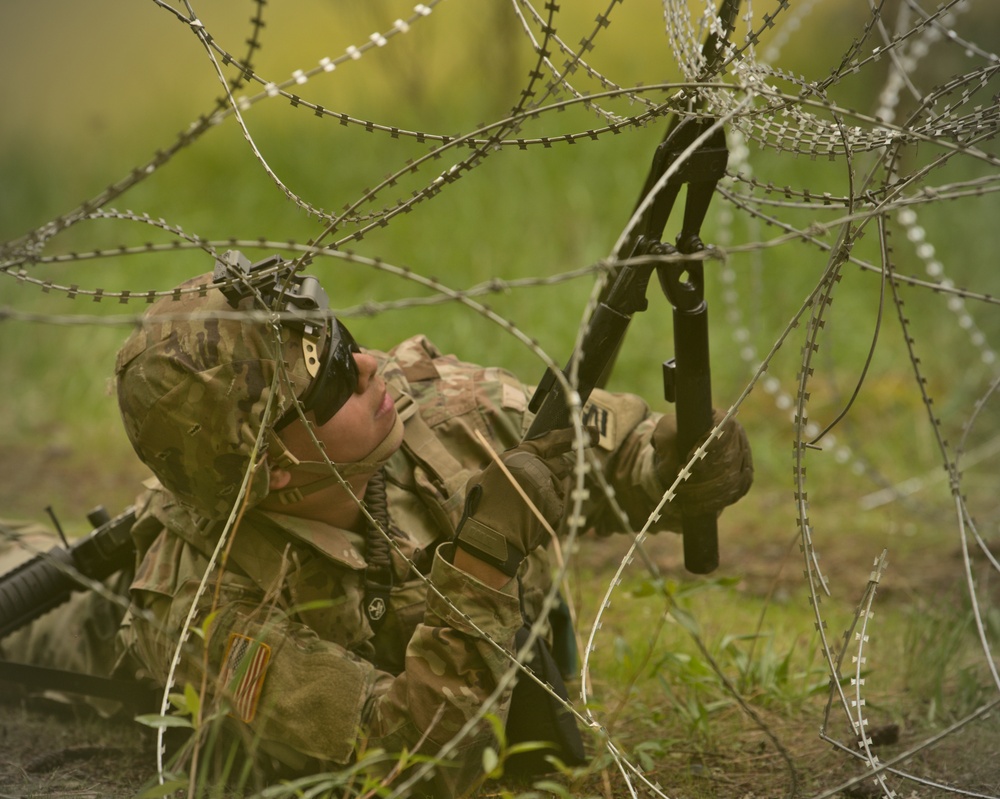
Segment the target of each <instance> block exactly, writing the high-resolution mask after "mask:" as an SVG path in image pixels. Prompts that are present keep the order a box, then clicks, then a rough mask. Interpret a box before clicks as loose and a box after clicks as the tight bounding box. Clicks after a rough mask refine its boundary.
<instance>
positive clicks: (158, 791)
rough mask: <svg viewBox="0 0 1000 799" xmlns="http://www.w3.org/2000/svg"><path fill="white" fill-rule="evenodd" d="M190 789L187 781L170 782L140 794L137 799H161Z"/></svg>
mask: <svg viewBox="0 0 1000 799" xmlns="http://www.w3.org/2000/svg"><path fill="white" fill-rule="evenodd" d="M187 787H188V783H187V780H168V781H167V782H165V783H163V785H154V786H153V787H151V788H147V789H146V790H145V791H143V792H142V793H140V794H138V795H137V796H136V797H135V799H159V797H162V796H169V795H170V794H172V793H173V792H174V791H179V790H183V789H185V788H187Z"/></svg>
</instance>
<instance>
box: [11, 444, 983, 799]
mask: <svg viewBox="0 0 1000 799" xmlns="http://www.w3.org/2000/svg"><path fill="white" fill-rule="evenodd" d="M55 460H56V461H57V462H58V461H59V458H58V457H56V459H55ZM13 462H16V459H15V460H14V461H12V460H11V459H7V458H0V482H3V481H7V485H8V486H12V485H23V486H27V485H31V484H34V485H36V486H37V485H38V482H37V481H38V480H41V479H43V476H44V479H45V480H46V481H48V482H51V481H55V483H57V484H63V485H65V492H64V493H60V494H59V496H60V497H61V498H62V500H63V504H65V505H66V506H69V507H88V506H89V504H96V503H92V502H91V500H92V499H93V498H94V497H95V496H97V495H99V494H103V495H104V496H102V497H101V499H104V498H105V497H108V500H107V501H108V502H110V503H115V502H119V501H126V502H127V501H128V498H129V497H130V496H131V492H132V490H133V489H132V486H134V485H135V481H136V479H137V475H136V473H135V472H134V471H132V470H130V469H127V470H126V471H124V472H123V473H121V474H117V475H115V474H112V475H111V476H108V475H107V472H105V476H104V477H103V478H102V480H103V482H102V484H101V485H100V486H93V485H90V486H88V485H87V483H86V480H84V479H82V478H81V476H80V475H81V473H80V471H79V470H78V469H75V468H70V467H69V466H68V465H67V466H66V468H65V469H64V470H60V469H59V468H58V467H57V468H55V470H54V468H53V463H52V461H51V459H50V460H49V462H48V463H46V462H44V459H39V460H38V462H37V463H35V464H28V466H29V467H32V468H25V463H24V461H23V460H22V461H21V462H20V464H19V466H20V468H18V469H17V470H13V469H12V467H11V463H13ZM60 471H63V473H61V474H60V473H58V472H60ZM5 473H7V474H5ZM139 476H140V477H141V475H139ZM70 478H73V479H70ZM33 481H35V482H34V483H33ZM10 495H11V494H10V493H9V492H8V496H10ZM109 495H110V496H109ZM122 497H125V500H122V499H121V498H122ZM780 504H781V501H780V498H776V497H769V496H767V495H766V494H764V493H763V492H760V493H759V494H758V495H757V496H756V497H755V499H754V500H753V501H752V502H749V503H747V505H746V507H744V508H743V509H742V510H740V511H739V512H736V513H731V514H730V512H728V511H727V514H729V515H728V516H727V517H724V518H726V524H725V525H724V533H723V540H722V542H721V546H722V555H723V565H722V568H721V570H720V571H723V572H727V573H728V574H738V575H740V577H741V583H740V586H739V590H741V591H745V592H746V594H747V595H748V596H754V597H761V596H769V597H772V598H774V599H775V601H794V602H804V601H805V596H806V595H805V593H804V591H803V577H802V560H801V554H800V553H799V551H798V547H797V544H796V541H795V525H794V520H792V519H789V518H782V512H779V511H777V510H775V507H777V506H778V505H780ZM118 509H119V508H117V507H115V506H114V505H113V504H112V505H109V510H112V512H114V511H116V510H118ZM734 510H735V509H734ZM4 515H8V514H4ZM901 529H902V528H901ZM894 535H897V537H896V538H895V539H893V538H892V537H891V536H890V538H889V542H890V543H891V544H892V545H893V549H894V551H895V553H896V554H895V555H893V554H891V555H890V562H891V563H894V564H895V566H892V565H891V566H890V569H891V570H892V571H891V572H890V573H889V574H890V576H891V578H892V579H886V580H885V583H884V585H883V586H881V587H880V596H881V598H882V601H883V602H902V603H905V602H911V601H913V599H914V597H917V596H919V597H924V598H926V597H937V598H939V599H940V600H941V601H951V600H952V599H954V598H955V597H956V596H959V595H960V593H961V590H962V589H961V585H960V582H961V581H960V579H959V577H960V576H961V573H962V572H961V564H962V558H961V552H960V550H959V548H958V546H957V544H956V545H954V546H952V545H944V546H935V547H933V548H927V547H922V546H919V545H915V544H913V543H912V542H910V544H909V545H904V544H906V543H907V542H905V541H904V533H902V532H898V531H897V533H894ZM834 543H835V544H836V545H830V546H827V547H826V549H825V551H824V555H823V561H822V563H823V568H824V573H825V574H826V576H827V579H828V580H829V582H830V583H831V585H832V586H837V587H839V586H846V587H847V589H848V591H849V592H853V591H854V590H855V588H857V589H858V591H859V592H860V589H861V588H863V587H864V582H865V578H866V576H867V573H868V572H867V569H869V568H870V564H871V560H870V553H872V552H875V553H877V552H878V550H879V549H880V548H881V546H882V545H883V542H881V541H880V540H878V538H877V536H873V535H872V532H871V530H869V529H866V528H865V526H864V525H859V526H858V527H857V528H856V529H851V530H846V531H841V533H840V534H839V537H838V538H836V539H835V542H834ZM626 547H627V542H626V541H625V540H624V539H623V538H620V537H619V538H611V539H606V540H603V541H590V542H588V544H587V547H586V548H585V549H581V551H580V553H579V557H580V558H581V560H582V561H583V563H584V564H585V567H586V568H588V569H589V570H592V571H594V572H595V573H596V574H600V573H602V571H601V570H602V568H603V569H605V570H606V569H607V568H608V564H615V563H617V562H618V560H619V559H620V557H621V555H622V553H623V552H624V549H625V548H626ZM648 552H649V554H650V557H651V558H652V559H653V560H654V562H656V563H657V565H658V566H659V568H660V569H661V570H662V571H663V572H664V573H667V574H675V575H680V574H682V573H683V568H682V563H681V558H680V554H679V546H678V542H677V541H676V539H671V538H670V537H661V538H657V539H654V540H652V541H650V542H649V546H648ZM893 558H895V560H893ZM602 587H603V584H602ZM571 693H572V689H571ZM3 694H4V692H3V691H2V690H0V695H3ZM993 696H995V691H994V692H993ZM6 697H7V701H6V702H3V703H0V799H13V797H17V799H27V798H28V797H33V798H35V797H37V798H38V799H41V798H42V797H45V798H47V799H55V798H56V797H60V798H62V797H65V798H66V799H69V798H70V797H73V798H76V799H97V798H98V797H100V798H101V799H131V797H135V796H137V795H140V794H141V793H143V791H144V790H149V787H150V785H151V782H150V781H151V780H152V779H155V755H154V740H153V736H152V734H151V732H150V731H149V730H147V729H145V728H142V727H140V726H139V725H137V724H135V723H134V722H132V721H130V720H129V719H128V718H124V719H118V720H111V721H108V720H103V719H100V718H98V717H96V716H95V715H91V714H87V713H82V712H81V711H79V710H72V709H67V708H65V707H61V706H59V705H54V704H51V703H46V702H39V701H36V700H31V701H24V700H23V699H20V698H17V697H16V696H12V694H11V692H10V691H7V692H6ZM824 701H825V700H824ZM881 710H882V709H880V708H878V707H873V708H871V716H872V725H873V730H875V731H876V732H877V733H878V735H877V736H876V742H875V747H876V748H875V751H876V753H877V754H878V756H879V757H880V759H881V760H882V761H883V762H885V761H889V762H892V760H893V758H895V757H898V756H899V755H900V754H902V753H905V752H907V751H909V750H910V749H912V748H913V747H915V746H917V745H918V744H921V743H922V742H925V741H927V740H928V738H929V737H931V736H932V735H934V734H935V733H941V732H942V731H944V730H946V727H947V725H946V724H945V723H944V722H939V723H938V724H937V725H936V727H935V726H933V725H931V726H928V725H927V724H926V720H925V719H924V718H923V717H922V716H921V714H920V713H916V712H915V713H914V714H913V716H912V717H904V718H902V719H899V718H890V717H889V716H888V715H886V714H885V713H882V712H881ZM822 711H823V702H817V703H816V704H815V705H811V704H805V705H804V706H803V707H802V708H800V709H799V710H797V711H796V712H795V713H793V714H787V713H780V714H779V713H775V712H771V713H766V712H764V711H762V712H761V713H762V721H763V722H764V723H765V724H766V727H767V729H768V730H769V731H770V732H771V734H772V735H773V736H774V737H775V738H777V740H778V741H779V742H780V747H779V746H776V745H775V744H774V741H773V740H772V739H771V738H770V737H769V736H768V735H767V734H765V733H764V732H762V731H761V730H760V729H759V728H757V727H756V726H755V725H754V724H753V723H752V722H751V721H750V720H749V719H747V718H745V717H743V718H741V717H740V714H739V712H738V711H737V710H734V711H733V712H732V715H731V716H730V717H729V718H722V719H720V723H721V725H722V727H721V728H722V729H725V730H732V731H734V734H732V735H727V736H725V737H721V738H717V739H716V740H715V741H714V742H713V746H712V747H710V748H707V749H706V748H705V747H704V746H694V745H692V746H691V747H690V748H684V747H675V748H673V749H671V750H670V751H669V752H665V753H660V754H659V756H658V757H659V765H658V778H659V779H660V782H661V783H662V784H663V785H664V789H665V790H666V792H667V793H668V795H670V796H672V797H679V798H680V797H689V798H691V799H696V798H698V797H720V798H723V797H725V798H727V799H728V798H731V799H769V798H770V797H779V796H789V795H791V794H792V792H793V791H794V794H795V795H797V796H803V797H824V796H843V797H851V798H858V797H860V798H861V799H867V798H868V797H878V796H882V795H884V794H883V791H882V788H881V787H880V786H878V785H876V784H875V783H874V781H873V780H872V779H871V777H870V775H868V774H867V772H866V767H865V766H864V764H863V763H862V762H861V761H857V760H855V759H852V758H851V757H850V756H849V755H847V754H845V753H843V752H838V751H835V750H834V747H832V746H831V745H830V744H829V743H826V742H824V741H822V740H821V739H820V737H819V735H818V734H817V733H818V730H819V727H820V724H821V722H822ZM834 737H837V738H840V739H842V737H843V736H842V731H838V732H837V733H836V735H834ZM998 742H1000V708H998V709H995V710H994V711H993V713H992V714H984V716H983V717H982V718H980V719H977V720H976V721H974V722H972V723H970V724H968V725H967V726H965V727H963V728H962V729H961V730H959V731H956V732H953V733H950V734H947V735H944V736H943V737H941V738H940V740H937V741H935V742H934V744H933V745H930V746H926V747H924V748H922V749H921V751H919V752H918V753H917V754H916V755H913V756H912V757H909V758H907V759H906V761H905V762H903V763H901V764H899V767H900V768H902V769H904V770H905V771H906V772H908V773H910V774H914V775H916V776H919V777H923V778H926V779H928V780H931V781H933V782H936V783H944V784H950V785H955V786H959V787H960V789H961V791H963V793H961V794H960V795H963V796H976V797H997V796H1000V757H998V752H1000V743H998ZM633 743H634V742H633ZM866 776H867V779H863V780H862V781H860V782H857V783H856V784H853V785H846V783H848V782H849V781H850V780H852V779H853V778H857V777H866ZM887 783H888V784H889V785H890V787H892V788H893V789H894V790H896V791H897V795H898V796H899V797H906V798H908V799H938V797H942V798H943V797H945V796H952V795H956V794H953V793H950V792H948V791H946V790H944V789H943V788H941V787H934V786H932V785H926V784H921V783H917V782H913V781H906V782H903V781H901V780H900V779H899V778H898V777H895V776H892V775H890V776H889V777H888V778H887ZM144 786H145V787H144ZM500 790H501V786H497V785H495V784H490V785H488V786H487V787H486V788H485V789H484V790H483V791H482V793H481V795H483V796H498V795H500ZM572 790H573V793H574V795H584V794H586V795H597V796H604V797H618V796H626V795H627V793H626V790H625V786H624V784H623V782H622V780H621V777H620V775H618V773H617V771H616V769H615V768H614V767H609V768H607V769H603V770H599V771H597V772H596V773H594V774H592V775H591V776H589V777H588V778H587V779H586V781H585V782H583V783H581V784H580V785H578V786H573V789H572ZM151 795H155V789H153V794H151Z"/></svg>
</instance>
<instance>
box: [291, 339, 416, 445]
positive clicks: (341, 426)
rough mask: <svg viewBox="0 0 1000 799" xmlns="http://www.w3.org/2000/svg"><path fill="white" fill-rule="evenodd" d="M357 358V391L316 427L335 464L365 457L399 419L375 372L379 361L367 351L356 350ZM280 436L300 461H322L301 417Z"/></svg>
mask: <svg viewBox="0 0 1000 799" xmlns="http://www.w3.org/2000/svg"><path fill="white" fill-rule="evenodd" d="M354 361H355V363H356V364H357V367H358V381H357V386H356V387H355V389H354V392H353V393H352V394H351V396H350V397H349V398H348V400H347V402H345V403H344V405H343V407H341V409H340V410H339V411H337V412H336V413H335V414H334V415H333V416H332V417H331V418H330V420H329V421H328V422H327V423H326V424H324V425H321V426H316V427H314V431H315V433H316V438H317V439H318V440H319V441H320V442H322V443H323V444H324V445H325V450H326V454H327V457H329V458H330V460H332V461H333V462H334V463H354V462H356V461H360V460H362V459H363V458H364V457H365V456H366V455H368V454H369V453H371V452H372V451H373V450H374V449H375V448H376V447H377V446H378V445H379V444H381V443H382V441H383V440H384V439H385V437H386V436H387V435H389V432H390V431H391V430H392V427H393V425H394V424H395V421H396V407H395V405H394V404H393V401H392V397H391V396H390V395H389V393H388V391H387V390H386V385H385V381H384V380H383V379H382V378H381V377H379V376H378V375H377V374H376V372H377V368H378V362H377V361H376V360H375V358H373V357H372V356H371V355H368V354H367V353H364V352H356V353H354ZM309 415H310V416H311V414H309ZM281 438H282V440H283V441H284V442H285V445H286V446H287V447H288V449H289V450H290V451H291V453H292V454H293V455H295V457H297V458H299V459H300V460H310V461H315V460H322V456H321V455H320V454H319V452H318V451H317V450H316V445H315V444H314V443H313V441H312V439H311V438H310V436H309V432H308V431H307V430H306V428H305V425H303V424H302V421H301V420H296V421H295V422H293V423H292V424H290V425H288V426H287V427H286V428H284V429H283V430H282V431H281Z"/></svg>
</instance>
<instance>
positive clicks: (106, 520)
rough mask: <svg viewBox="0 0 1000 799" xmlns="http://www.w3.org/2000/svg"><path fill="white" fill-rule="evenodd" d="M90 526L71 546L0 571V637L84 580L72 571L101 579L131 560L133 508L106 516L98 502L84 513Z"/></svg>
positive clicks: (50, 606)
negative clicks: (112, 516) (5, 571)
mask: <svg viewBox="0 0 1000 799" xmlns="http://www.w3.org/2000/svg"><path fill="white" fill-rule="evenodd" d="M87 519H88V521H90V523H91V524H92V525H93V526H94V529H93V530H92V531H91V532H90V533H88V534H87V535H86V536H85V537H83V538H81V539H80V540H78V541H76V542H75V543H74V544H73V545H72V546H70V545H68V544H67V545H66V546H64V547H59V546H56V547H53V548H52V549H50V550H49V551H48V552H43V553H40V554H38V555H35V557H33V558H32V559H31V560H29V561H27V562H25V563H22V564H21V565H20V566H18V567H17V568H16V569H14V570H13V571H10V572H8V573H7V574H4V575H2V576H0V639H2V638H4V637H6V636H8V635H10V633H12V632H14V631H15V630H18V629H20V628H21V627H24V626H25V625H26V624H29V623H30V622H32V621H34V620H35V619H37V618H38V617H39V616H42V615H43V614H45V613H48V612H49V611H50V610H52V609H53V608H57V607H59V606H60V605H62V604H63V603H64V602H67V601H68V600H69V598H70V596H71V595H72V594H73V592H74V591H87V590H90V586H89V585H87V583H86V582H84V581H83V580H81V579H79V577H77V576H76V575H82V576H83V577H85V578H88V579H89V580H95V581H101V580H104V579H107V578H108V577H110V576H111V575H112V574H114V573H115V572H118V571H121V570H122V569H124V568H126V567H129V566H133V565H134V564H135V545H134V543H133V542H132V538H131V536H130V535H129V533H130V531H131V529H132V524H133V523H134V522H135V508H132V507H129V508H127V509H126V510H124V511H122V512H121V513H120V514H118V515H117V516H115V517H114V518H113V519H112V518H111V517H110V516H109V514H108V513H107V511H105V510H104V508H103V507H99V508H95V509H94V510H92V511H91V512H90V513H88V514H87Z"/></svg>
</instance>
